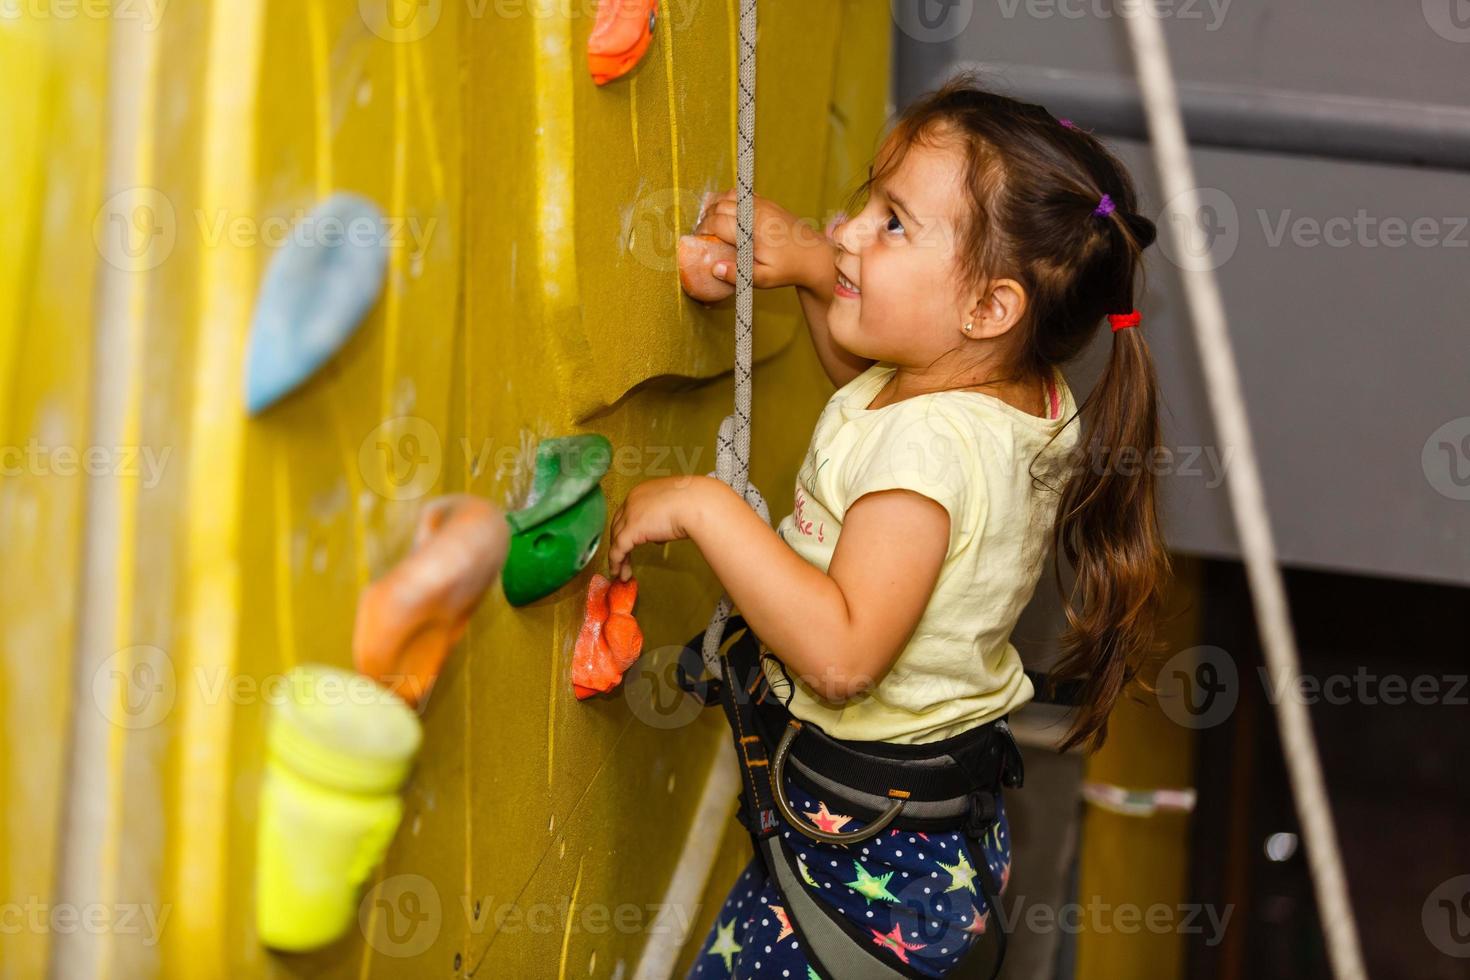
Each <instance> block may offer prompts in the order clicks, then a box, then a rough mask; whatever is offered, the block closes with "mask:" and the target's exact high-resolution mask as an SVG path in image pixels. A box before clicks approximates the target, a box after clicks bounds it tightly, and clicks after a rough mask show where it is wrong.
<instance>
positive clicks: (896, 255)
mask: <svg viewBox="0 0 1470 980" xmlns="http://www.w3.org/2000/svg"><path fill="white" fill-rule="evenodd" d="M963 162H964V161H963V159H962V156H961V152H960V150H959V148H958V147H955V146H952V145H944V144H941V145H940V146H930V145H928V144H927V143H916V144H914V145H913V146H911V147H910V148H909V150H908V153H907V154H906V155H905V156H904V159H903V162H902V163H901V164H900V165H899V166H898V167H897V168H896V169H895V170H894V171H893V172H892V173H890V174H889V175H888V176H887V178H885V179H884V181H883V182H882V183H881V184H874V185H873V187H872V188H871V193H870V195H869V197H868V201H867V204H866V205H865V206H864V207H863V210H862V211H861V212H859V213H858V214H856V215H854V216H853V217H851V218H849V219H848V220H847V221H845V222H843V223H842V224H840V225H838V226H837V227H836V229H834V231H833V234H832V238H833V241H834V242H835V244H836V245H837V271H838V272H839V273H840V276H841V278H839V280H838V284H837V290H836V295H835V296H834V297H833V299H832V306H831V308H830V309H829V311H828V314H827V323H828V326H829V328H830V330H831V333H832V339H833V340H834V341H836V342H837V343H838V344H840V345H841V346H842V347H844V348H846V349H847V350H849V351H852V352H853V353H854V354H857V355H859V356H862V357H869V358H873V359H875V360H880V361H890V362H893V363H895V364H898V365H900V366H904V367H924V366H927V365H930V364H933V363H934V362H935V361H936V360H937V359H938V358H939V357H940V356H942V355H943V354H945V353H947V352H949V351H951V350H954V349H955V348H956V347H959V346H960V345H961V344H963V343H964V342H965V334H964V332H963V328H964V325H965V323H966V322H967V321H968V320H969V319H970V313H971V311H972V310H973V309H974V306H975V302H976V299H977V298H978V297H977V296H976V295H975V293H974V291H973V290H965V289H961V288H960V283H959V281H958V280H959V273H958V271H957V270H956V264H955V251H956V235H957V231H956V221H955V212H956V211H957V210H958V209H959V207H960V206H961V204H962V202H963V201H964V200H965V199H966V197H965V191H964V187H963V170H962V166H963ZM843 279H846V280H849V281H851V282H852V283H853V284H854V285H856V286H857V289H858V292H857V294H856V295H855V294H854V293H853V292H852V291H850V290H849V289H847V288H845V284H844V283H843V281H842V280H843Z"/></svg>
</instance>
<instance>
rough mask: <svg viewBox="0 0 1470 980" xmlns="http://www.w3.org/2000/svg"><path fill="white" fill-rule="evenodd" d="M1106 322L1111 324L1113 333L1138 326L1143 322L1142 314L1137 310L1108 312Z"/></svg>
mask: <svg viewBox="0 0 1470 980" xmlns="http://www.w3.org/2000/svg"><path fill="white" fill-rule="evenodd" d="M1108 322H1109V323H1111V324H1112V325H1113V333H1117V332H1118V331H1119V330H1127V329H1128V328H1129V327H1136V326H1138V325H1139V324H1140V323H1142V322H1143V314H1142V313H1140V312H1138V311H1137V310H1134V311H1133V312H1132V313H1109V314H1108Z"/></svg>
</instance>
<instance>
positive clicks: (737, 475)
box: [701, 0, 771, 678]
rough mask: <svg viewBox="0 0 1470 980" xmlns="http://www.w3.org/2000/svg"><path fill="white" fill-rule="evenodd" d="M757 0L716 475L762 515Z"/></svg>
mask: <svg viewBox="0 0 1470 980" xmlns="http://www.w3.org/2000/svg"><path fill="white" fill-rule="evenodd" d="M755 13H756V0H741V4H740V54H739V59H740V63H739V71H738V74H739V85H740V92H739V99H738V107H737V113H738V115H737V119H736V137H735V138H736V146H735V185H736V192H735V224H736V235H735V411H734V413H733V414H731V415H727V416H725V419H724V421H722V422H721V423H720V431H719V435H718V436H717V437H716V440H715V470H714V472H712V473H710V474H709V475H710V476H713V477H716V478H718V479H719V480H722V481H723V482H725V483H727V484H729V485H730V488H731V489H733V490H734V491H735V492H736V493H737V494H739V495H740V496H741V497H742V498H743V499H744V500H745V502H746V503H748V504H750V506H751V507H753V508H754V509H755V512H756V513H757V514H760V515H761V519H762V520H764V521H765V522H766V523H767V524H769V523H771V514H770V510H769V508H767V507H766V502H765V499H764V498H762V497H761V494H760V491H759V490H757V489H756V488H755V486H754V484H752V483H751V482H750V404H751V377H752V376H751V353H752V351H753V350H754V349H755V329H754V320H755V240H754V236H753V231H754V227H753V226H754V225H755V29H756V16H755ZM733 608H734V604H733V603H732V602H731V601H730V594H729V593H728V592H727V593H725V594H724V595H722V596H720V601H719V603H718V604H717V605H716V606H715V611H714V615H713V616H711V617H710V621H709V626H708V627H707V628H706V629H705V632H704V647H703V649H702V651H701V652H702V654H703V656H704V664H705V668H706V669H707V670H708V671H709V673H710V676H711V677H715V678H722V677H723V672H722V671H721V669H720V640H721V638H722V637H723V636H724V635H725V623H726V622H728V621H729V619H730V612H731V610H732V609H733Z"/></svg>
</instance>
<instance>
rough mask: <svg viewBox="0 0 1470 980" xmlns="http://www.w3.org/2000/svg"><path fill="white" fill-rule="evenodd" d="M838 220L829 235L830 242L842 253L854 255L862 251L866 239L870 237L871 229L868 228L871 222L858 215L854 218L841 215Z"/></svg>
mask: <svg viewBox="0 0 1470 980" xmlns="http://www.w3.org/2000/svg"><path fill="white" fill-rule="evenodd" d="M840 218H841V220H840V221H839V222H838V223H837V224H836V226H835V228H834V229H833V233H832V235H831V238H832V242H833V244H835V245H836V246H837V247H838V248H840V249H842V250H843V251H844V252H850V253H852V254H853V255H856V254H858V253H860V252H861V251H862V250H863V248H864V246H865V245H866V244H867V242H868V239H869V238H870V237H871V234H872V229H871V228H870V227H869V225H870V224H871V222H869V221H867V220H866V219H865V218H864V217H863V216H862V215H858V216H857V217H856V218H848V217H847V216H846V215H841V216H840Z"/></svg>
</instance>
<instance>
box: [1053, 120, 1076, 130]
mask: <svg viewBox="0 0 1470 980" xmlns="http://www.w3.org/2000/svg"><path fill="white" fill-rule="evenodd" d="M1057 122H1059V123H1061V124H1062V125H1063V126H1066V127H1067V128H1068V129H1076V128H1077V127H1076V126H1074V125H1072V120H1070V119H1058V120H1057Z"/></svg>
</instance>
